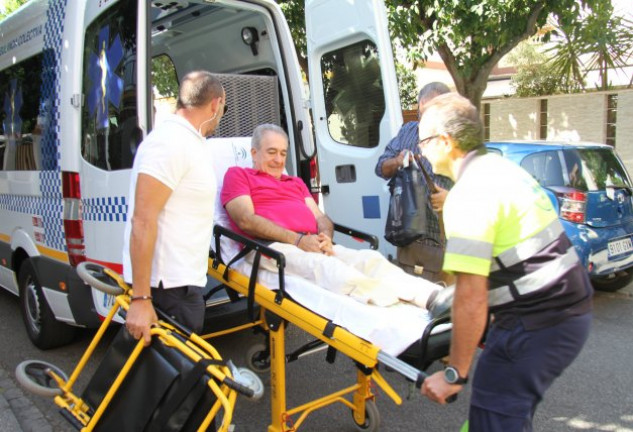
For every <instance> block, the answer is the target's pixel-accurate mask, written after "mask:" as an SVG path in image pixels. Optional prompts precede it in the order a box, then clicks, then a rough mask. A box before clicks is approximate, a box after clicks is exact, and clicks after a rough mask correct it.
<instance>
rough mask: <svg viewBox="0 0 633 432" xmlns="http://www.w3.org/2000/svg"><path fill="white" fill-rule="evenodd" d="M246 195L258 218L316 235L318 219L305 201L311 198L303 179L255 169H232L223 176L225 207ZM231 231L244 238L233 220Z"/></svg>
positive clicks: (221, 197)
mask: <svg viewBox="0 0 633 432" xmlns="http://www.w3.org/2000/svg"><path fill="white" fill-rule="evenodd" d="M243 195H249V196H250V197H251V199H252V200H253V206H254V207H255V214H256V215H259V216H261V217H264V218H266V219H268V220H271V221H273V222H275V223H276V224H277V225H280V226H282V227H284V228H286V229H289V230H291V231H295V232H303V233H311V234H316V233H317V223H316V219H315V217H314V214H313V213H312V210H310V208H309V207H308V206H307V205H306V202H305V199H306V198H312V195H310V191H309V190H308V188H307V187H306V185H305V183H303V181H302V180H301V179H300V178H298V177H291V176H287V175H282V176H281V179H276V178H275V177H273V176H271V175H269V174H266V173H264V172H262V171H257V170H254V169H252V168H241V167H231V168H229V169H228V171H227V172H226V174H225V175H224V183H223V186H222V193H221V196H220V199H221V202H222V206H226V203H228V202H229V201H231V200H232V199H234V198H237V197H240V196H243ZM231 228H232V229H233V230H235V231H236V232H238V233H240V234H243V235H245V234H244V232H242V231H241V230H240V229H239V228H238V227H237V225H236V224H235V222H233V220H231Z"/></svg>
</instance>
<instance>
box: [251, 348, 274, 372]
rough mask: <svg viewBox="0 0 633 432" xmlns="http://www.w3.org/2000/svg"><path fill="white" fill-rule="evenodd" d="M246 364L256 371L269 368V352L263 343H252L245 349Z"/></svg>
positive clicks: (263, 370) (266, 370) (265, 370)
mask: <svg viewBox="0 0 633 432" xmlns="http://www.w3.org/2000/svg"><path fill="white" fill-rule="evenodd" d="M246 366H248V367H249V369H252V370H254V371H255V372H257V373H265V372H268V371H269V370H270V352H269V351H268V347H267V346H266V345H264V344H263V343H258V344H255V345H253V346H252V347H250V348H249V349H248V351H246Z"/></svg>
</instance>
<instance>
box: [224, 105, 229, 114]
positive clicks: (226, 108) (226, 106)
mask: <svg viewBox="0 0 633 432" xmlns="http://www.w3.org/2000/svg"><path fill="white" fill-rule="evenodd" d="M228 110H229V106H228V105H227V104H224V112H223V113H222V115H224V114H226V112H227V111H228Z"/></svg>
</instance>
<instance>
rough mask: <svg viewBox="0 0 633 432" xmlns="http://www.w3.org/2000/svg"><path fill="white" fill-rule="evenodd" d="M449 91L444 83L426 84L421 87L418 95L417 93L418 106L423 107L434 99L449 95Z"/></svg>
mask: <svg viewBox="0 0 633 432" xmlns="http://www.w3.org/2000/svg"><path fill="white" fill-rule="evenodd" d="M450 91H451V89H449V88H448V86H447V85H446V84H444V83H441V82H437V81H435V82H431V83H428V84H427V85H425V86H424V87H422V89H420V93H418V105H424V104H425V103H426V102H428V101H430V100H431V99H433V98H434V97H436V96H439V95H443V94H445V93H450Z"/></svg>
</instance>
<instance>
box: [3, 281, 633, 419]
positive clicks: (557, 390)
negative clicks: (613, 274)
mask: <svg viewBox="0 0 633 432" xmlns="http://www.w3.org/2000/svg"><path fill="white" fill-rule="evenodd" d="M0 316H1V317H2V319H1V320H0V331H1V332H2V335H3V337H2V345H3V347H2V349H1V350H0V366H3V367H4V368H5V369H6V370H7V371H9V372H12V371H13V370H14V369H15V366H16V365H17V364H18V363H19V362H20V361H21V360H23V359H25V358H39V359H44V360H47V361H49V362H51V363H54V364H56V365H58V366H60V367H61V368H62V369H64V370H66V371H67V372H70V371H71V370H72V367H73V366H74V364H75V363H76V361H77V360H78V358H79V357H80V355H81V353H82V352H83V350H84V349H85V347H86V345H87V344H88V343H89V340H90V337H91V333H90V332H84V333H83V334H82V335H80V337H79V338H78V340H77V341H75V343H73V344H72V345H70V346H68V347H65V348H63V349H56V350H50V351H46V352H42V351H39V350H37V349H36V348H34V347H33V346H32V345H31V344H30V343H29V342H28V340H27V339H26V334H25V331H24V328H23V325H22V321H21V317H20V314H19V307H18V303H17V300H16V299H15V298H13V297H12V296H10V295H9V294H7V293H4V292H2V293H0ZM631 316H633V288H631V287H627V288H625V289H624V290H622V291H621V292H620V293H618V294H605V293H597V294H596V296H595V318H594V327H593V331H592V334H591V336H590V339H589V341H588V343H587V346H586V347H585V349H584V351H583V352H582V353H581V355H580V357H579V359H578V360H577V361H576V362H575V363H574V364H573V365H572V367H571V368H570V369H568V371H567V372H566V374H565V375H564V376H563V377H562V378H561V379H559V380H558V381H557V382H556V383H555V385H554V386H553V387H552V389H551V390H550V391H549V392H548V394H547V395H546V399H545V401H544V403H543V404H542V406H541V408H540V409H539V412H538V413H537V416H536V419H535V430H538V431H548V432H563V431H615V432H633V391H631V389H632V388H633V373H631V358H633V343H631V335H632V334H633V331H632V330H633V319H631ZM113 333H114V332H110V333H109V334H108V336H109V337H111V336H112V335H113ZM288 336H289V337H288V347H289V349H292V348H293V347H297V346H299V345H300V344H301V343H303V342H304V341H305V336H304V334H303V332H301V331H298V330H297V329H296V328H295V329H293V328H291V329H290V330H289V331H288ZM260 338H261V337H260V336H257V337H256V336H253V335H251V334H250V333H248V332H246V333H244V334H241V335H237V336H232V337H225V338H221V339H218V340H217V341H216V342H214V345H215V346H216V348H218V350H219V351H220V352H221V353H222V354H223V355H224V357H225V358H226V357H229V358H232V359H234V360H235V361H236V363H238V364H243V363H244V362H243V352H244V351H245V347H248V346H250V345H252V344H253V343H255V342H258V341H260ZM103 351H104V350H103V349H101V350H99V351H98V353H97V355H96V356H95V360H97V359H98V358H100V356H102V355H103ZM94 367H95V364H94V363H91V364H90V365H89V367H88V369H87V370H86V374H85V378H86V379H87V377H88V376H89V375H90V373H91V371H93V370H94ZM437 367H438V366H432V367H431V370H435V369H436V368H437ZM354 374H355V372H354V368H353V365H352V364H351V362H350V361H349V360H348V359H346V358H344V357H343V356H339V357H338V358H337V360H336V362H335V364H334V365H330V364H328V363H326V362H325V361H324V353H320V354H317V355H314V356H311V357H307V358H303V359H301V360H299V361H297V362H294V363H291V364H289V365H288V385H287V390H288V399H289V405H290V406H296V405H297V404H302V403H305V402H307V401H309V400H312V399H315V398H318V397H320V396H321V395H323V394H325V392H327V391H335V390H338V389H339V388H342V387H345V386H348V385H351V384H352V383H353V381H354V376H355V375H354ZM385 376H386V378H387V380H388V381H389V382H390V383H391V384H392V385H393V386H394V388H395V389H396V391H397V392H398V393H399V394H401V395H403V396H404V395H406V394H407V387H408V386H407V383H406V382H405V380H404V379H403V378H401V377H400V376H399V375H397V374H395V373H385ZM86 379H82V380H80V381H79V383H78V385H77V388H78V389H81V388H83V385H85V382H86ZM264 384H265V385H266V386H267V388H266V390H267V391H268V389H269V387H268V384H269V380H268V379H267V377H265V378H264ZM29 398H30V399H31V400H32V401H33V403H34V404H35V406H36V407H37V408H39V410H40V411H41V412H42V413H43V415H44V417H45V418H46V420H47V421H48V422H49V423H50V425H51V426H52V430H53V431H55V432H67V431H71V430H73V429H72V428H71V427H70V426H69V425H68V424H67V423H66V421H65V420H63V419H62V418H61V416H60V415H59V414H58V412H57V408H56V406H55V405H54V404H53V403H52V401H50V400H47V399H44V398H41V397H38V396H33V395H29ZM467 400H468V392H466V393H465V394H463V395H462V396H460V399H459V400H458V401H457V402H456V403H454V404H453V405H450V406H448V407H439V406H436V405H434V404H432V403H430V402H428V401H426V400H422V399H421V397H420V396H418V395H415V396H414V397H413V398H412V399H411V400H405V401H404V403H403V404H402V406H399V407H398V406H396V405H395V404H394V403H393V402H392V401H391V400H390V399H389V398H388V397H387V396H386V395H384V394H382V393H381V392H378V398H377V405H378V408H379V410H380V415H381V424H382V427H381V430H385V431H389V430H391V431H429V432H435V431H436V432H444V431H457V430H459V427H460V425H461V424H462V423H463V421H464V419H465V418H466V415H467ZM269 422H270V407H269V399H268V398H267V395H266V396H265V397H264V398H263V399H262V400H260V401H258V402H251V401H248V400H240V401H239V403H238V406H237V408H236V413H235V424H236V426H237V427H236V430H237V431H253V432H254V431H265V430H266V426H267V425H268V424H269ZM300 430H305V431H320V432H335V431H336V432H345V431H350V432H351V431H354V430H356V429H355V427H354V425H353V423H352V420H351V416H350V413H349V410H348V409H347V408H345V407H344V406H342V405H333V406H330V407H327V408H325V409H323V410H320V411H317V412H315V413H313V414H312V415H311V416H310V417H308V419H307V420H306V422H305V423H304V424H303V426H302V427H301V429H300ZM3 432H4V431H3ZM7 432H12V431H7Z"/></svg>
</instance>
